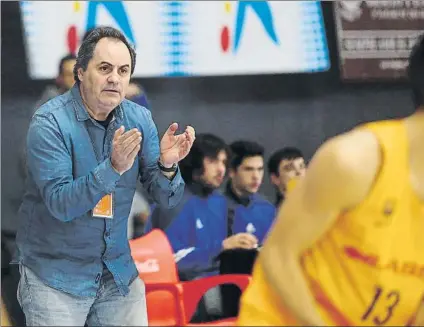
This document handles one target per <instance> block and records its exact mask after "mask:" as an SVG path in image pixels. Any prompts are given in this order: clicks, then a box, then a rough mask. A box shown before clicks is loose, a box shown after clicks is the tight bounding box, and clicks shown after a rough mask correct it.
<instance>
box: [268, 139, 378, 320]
mask: <svg viewBox="0 0 424 327" xmlns="http://www.w3.org/2000/svg"><path fill="white" fill-rule="evenodd" d="M379 164H380V154H379V145H378V142H377V140H376V139H375V137H374V135H372V134H371V133H369V132H366V131H361V132H359V131H355V132H351V133H348V134H345V135H342V136H339V137H336V138H334V139H332V140H330V141H328V142H326V143H325V144H324V145H323V146H322V147H321V148H320V149H319V150H318V151H317V153H316V155H315V156H314V158H313V159H312V161H311V164H310V166H309V168H308V171H307V173H306V176H305V177H304V178H303V179H302V180H301V181H299V183H298V185H297V186H296V187H295V188H294V190H293V191H292V192H291V193H290V194H289V195H288V196H287V199H286V200H285V202H284V204H283V206H282V208H281V209H280V211H279V213H278V216H277V221H276V223H275V226H274V227H273V230H272V232H271V233H270V236H269V238H268V240H267V241H266V243H265V246H264V248H263V249H262V251H261V255H260V262H261V264H262V267H263V270H264V274H265V276H266V278H267V279H268V281H269V282H270V285H271V287H272V288H273V290H274V291H275V293H276V294H277V296H278V297H279V299H280V300H281V301H282V302H283V303H284V304H285V306H286V307H288V309H290V311H291V312H292V313H293V314H294V315H295V316H296V318H297V319H298V321H299V323H301V324H303V325H309V326H323V325H325V323H324V321H323V320H322V318H321V317H320V316H319V314H318V311H317V310H316V309H315V305H314V299H313V296H312V293H311V292H310V291H309V288H308V285H307V282H306V280H305V278H304V277H303V273H302V269H301V265H300V264H301V263H300V257H301V255H302V253H304V251H305V250H306V249H308V247H310V246H311V245H312V244H313V243H314V242H315V241H316V240H318V239H319V238H320V237H321V236H322V235H323V234H324V233H325V232H326V231H327V230H328V229H329V228H330V227H331V225H332V224H333V223H334V222H335V220H336V219H337V217H338V215H339V214H340V213H341V212H342V211H343V210H345V209H348V208H352V207H354V206H355V205H357V204H358V203H360V202H361V201H362V200H363V199H364V198H365V197H366V195H367V193H368V192H369V190H370V188H371V186H372V184H373V181H374V178H375V175H376V172H377V171H378V167H379Z"/></svg>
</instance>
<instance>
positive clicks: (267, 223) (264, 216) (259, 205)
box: [225, 141, 276, 244]
mask: <svg viewBox="0 0 424 327" xmlns="http://www.w3.org/2000/svg"><path fill="white" fill-rule="evenodd" d="M230 149H231V153H232V159H231V162H230V169H229V177H230V179H229V181H228V183H227V185H226V189H225V196H226V198H227V203H228V234H229V235H232V234H237V233H249V234H252V235H255V237H256V238H257V239H258V242H259V244H262V242H263V240H264V238H265V237H266V235H267V234H268V231H269V229H270V227H271V225H272V223H273V221H274V218H275V214H276V212H275V211H276V209H275V206H274V205H272V204H271V203H270V202H269V201H268V200H266V199H265V198H264V197H262V196H261V195H259V194H258V191H259V188H260V186H261V185H262V181H263V176H264V148H263V146H262V145H260V144H258V143H256V142H251V141H236V142H233V143H232V144H231V145H230Z"/></svg>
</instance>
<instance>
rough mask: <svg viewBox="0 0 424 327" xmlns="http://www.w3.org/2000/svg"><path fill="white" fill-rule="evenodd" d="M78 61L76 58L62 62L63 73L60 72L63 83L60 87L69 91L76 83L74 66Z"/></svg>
mask: <svg viewBox="0 0 424 327" xmlns="http://www.w3.org/2000/svg"><path fill="white" fill-rule="evenodd" d="M76 62H77V61H76V60H75V59H69V60H66V61H64V62H63V64H62V73H61V74H60V79H61V83H60V84H61V85H60V87H61V88H63V89H64V90H66V91H68V90H69V89H70V88H72V86H73V85H74V83H75V80H74V71H73V70H74V66H75V63H76Z"/></svg>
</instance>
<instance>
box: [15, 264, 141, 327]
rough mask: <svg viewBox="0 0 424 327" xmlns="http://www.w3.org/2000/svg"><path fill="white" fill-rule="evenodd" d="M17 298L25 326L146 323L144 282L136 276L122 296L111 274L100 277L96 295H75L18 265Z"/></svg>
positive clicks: (133, 324)
mask: <svg viewBox="0 0 424 327" xmlns="http://www.w3.org/2000/svg"><path fill="white" fill-rule="evenodd" d="M19 270H20V273H21V278H20V281H19V286H18V301H19V304H20V305H21V307H22V309H23V311H24V313H25V317H26V324H27V326H84V324H87V325H88V326H147V325H148V323H147V308H146V298H145V288H144V283H143V281H142V280H141V279H140V278H137V279H136V280H134V281H133V282H132V283H131V285H130V293H129V294H128V295H127V296H122V295H121V294H120V293H119V291H118V288H117V287H116V285H115V281H114V280H113V277H112V274H111V273H110V272H109V271H107V272H106V273H104V274H103V276H102V278H101V280H100V286H99V291H98V292H97V295H96V297H94V298H88V297H77V296H74V295H71V294H69V293H65V292H62V291H60V290H57V289H54V288H52V287H50V286H47V285H46V284H45V283H44V282H43V281H42V280H41V279H40V278H38V277H37V276H36V275H35V274H34V273H33V272H32V271H31V270H30V269H29V268H28V267H25V266H24V265H20V266H19Z"/></svg>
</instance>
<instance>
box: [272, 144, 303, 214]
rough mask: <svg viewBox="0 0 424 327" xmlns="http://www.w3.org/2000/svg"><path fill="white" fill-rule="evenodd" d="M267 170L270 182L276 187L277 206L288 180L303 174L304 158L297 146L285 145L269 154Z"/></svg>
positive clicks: (283, 196)
mask: <svg viewBox="0 0 424 327" xmlns="http://www.w3.org/2000/svg"><path fill="white" fill-rule="evenodd" d="M268 171H269V175H270V178H271V183H272V184H273V185H274V186H275V188H276V192H277V196H276V202H275V205H276V206H277V207H278V206H279V205H280V204H281V203H282V202H283V201H284V198H285V193H286V190H287V184H288V183H289V181H290V180H292V179H293V178H296V177H303V176H304V175H305V172H306V164H305V158H304V156H303V154H302V152H301V151H300V150H299V149H298V148H295V147H285V148H283V149H280V150H278V151H276V152H274V154H273V155H272V156H271V158H270V159H269V161H268Z"/></svg>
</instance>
